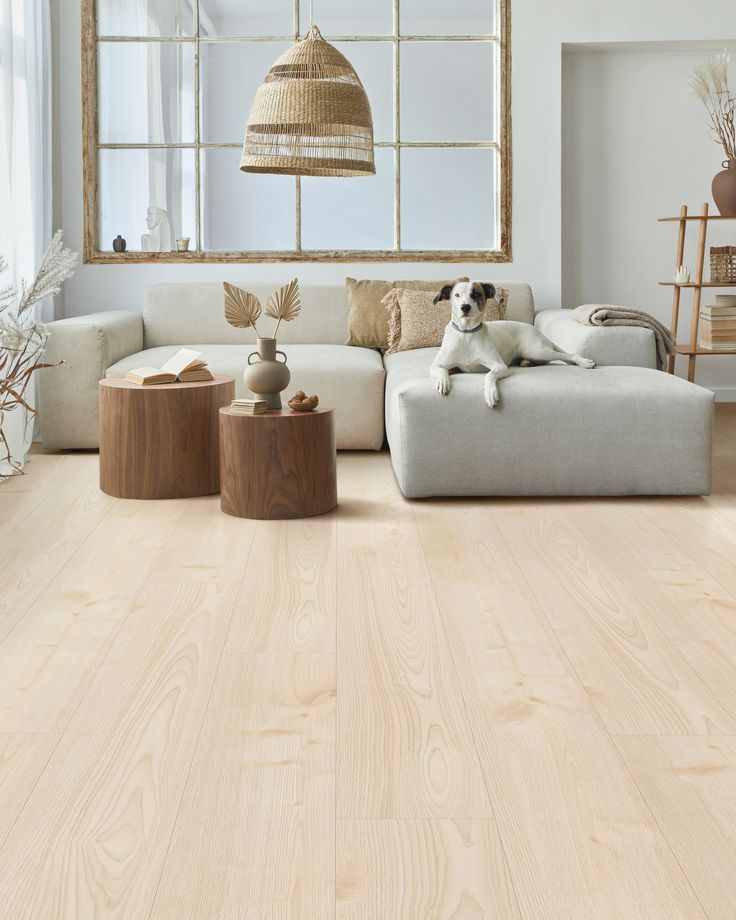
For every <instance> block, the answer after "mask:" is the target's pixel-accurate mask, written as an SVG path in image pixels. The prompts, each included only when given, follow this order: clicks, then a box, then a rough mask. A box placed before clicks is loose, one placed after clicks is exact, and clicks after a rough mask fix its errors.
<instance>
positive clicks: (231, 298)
mask: <svg viewBox="0 0 736 920" xmlns="http://www.w3.org/2000/svg"><path fill="white" fill-rule="evenodd" d="M222 286H223V287H224V288H225V319H226V320H227V321H228V322H229V323H230V325H231V326H235V327H236V329H247V328H248V327H249V326H252V327H253V328H254V329H256V320H257V319H258V317H259V316H260V315H261V302H260V300H259V299H258V298H257V297H256V296H255V294H251V293H250V291H244V290H243V289H242V288H239V287H235V285H234V284H228V283H227V281H223V284H222ZM256 334H258V330H257V329H256Z"/></svg>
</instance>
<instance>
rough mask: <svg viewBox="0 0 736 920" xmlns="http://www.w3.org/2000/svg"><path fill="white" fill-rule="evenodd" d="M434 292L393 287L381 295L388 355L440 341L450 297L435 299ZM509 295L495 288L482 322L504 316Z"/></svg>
mask: <svg viewBox="0 0 736 920" xmlns="http://www.w3.org/2000/svg"><path fill="white" fill-rule="evenodd" d="M436 296H437V295H436V294H427V293H425V292H424V291H407V290H406V289H402V288H394V289H393V290H392V291H389V293H388V294H387V295H386V296H385V297H384V298H383V304H384V306H385V307H386V310H387V311H388V317H389V333H388V348H387V349H386V354H387V355H390V354H393V353H394V352H396V351H409V350H410V349H412V348H436V347H437V346H438V345H441V344H442V337H443V335H444V334H445V326H446V325H447V324H448V323H449V322H450V316H451V314H452V305H451V304H450V301H449V300H440V302H439V303H434V302H433V301H434V298H435V297H436ZM508 296H509V294H508V291H506V290H504V289H503V288H496V299H494V300H489V301H488V302H487V303H486V309H485V313H484V314H483V320H484V321H485V322H492V321H493V320H497V319H506V302H507V300H508Z"/></svg>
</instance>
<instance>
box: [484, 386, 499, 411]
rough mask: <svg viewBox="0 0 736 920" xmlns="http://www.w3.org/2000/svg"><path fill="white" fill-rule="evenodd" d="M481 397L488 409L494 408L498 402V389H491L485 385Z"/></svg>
mask: <svg viewBox="0 0 736 920" xmlns="http://www.w3.org/2000/svg"><path fill="white" fill-rule="evenodd" d="M483 399H484V401H485V404H486V405H487V406H488V408H489V409H495V408H496V406H497V405H498V404H499V402H500V398H499V395H498V390H497V389H496V388H495V387H494V388H493V389H491V388H490V387H486V388H485V390H484V391H483Z"/></svg>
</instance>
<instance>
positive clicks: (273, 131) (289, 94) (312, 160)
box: [240, 25, 376, 176]
mask: <svg viewBox="0 0 736 920" xmlns="http://www.w3.org/2000/svg"><path fill="white" fill-rule="evenodd" d="M240 168H241V169H242V170H243V171H244V172H255V173H279V174H286V175H290V176H365V175H373V174H374V173H375V171H376V167H375V164H374V162H373V118H372V117H371V107H370V104H369V102H368V97H367V96H366V93H365V90H364V89H363V84H362V83H361V82H360V79H359V78H358V75H357V74H356V72H355V71H354V70H353V68H352V66H351V65H350V62H349V61H348V60H347V58H345V57H344V56H343V55H342V54H340V52H339V51H338V50H337V48H335V47H334V46H333V45H331V44H330V43H329V42H326V41H325V40H324V38H322V36H321V34H320V31H319V29H318V28H317V26H315V25H312V26H311V27H310V29H309V32H308V33H307V36H306V38H304V39H303V40H302V41H300V42H297V44H296V45H294V47H293V48H290V49H289V50H288V51H286V52H285V53H284V54H282V55H281V57H280V58H279V59H278V60H277V61H276V63H275V64H274V65H273V67H272V68H271V69H270V70H269V72H268V73H267V74H266V77H265V79H264V81H263V83H261V85H260V86H259V87H258V90H257V92H256V95H255V99H254V100H253V105H252V107H251V110H250V115H249V116H248V126H247V128H246V133H245V143H244V145H243V156H242V159H241V161H240Z"/></svg>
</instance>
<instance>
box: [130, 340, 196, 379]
mask: <svg viewBox="0 0 736 920" xmlns="http://www.w3.org/2000/svg"><path fill="white" fill-rule="evenodd" d="M125 379H126V380H128V381H129V382H130V383H137V384H139V385H140V386H147V385H149V386H150V385H152V384H156V383H197V382H199V381H201V380H214V377H213V376H212V371H210V369H209V368H208V367H207V362H206V361H203V360H202V352H201V351H192V349H191V348H182V349H181V351H177V353H176V354H175V355H174V356H173V358H169V360H168V361H167V362H166V363H165V364H162V365H161V367H136V368H135V369H134V370H132V371H128V373H127V374H126V375H125Z"/></svg>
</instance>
